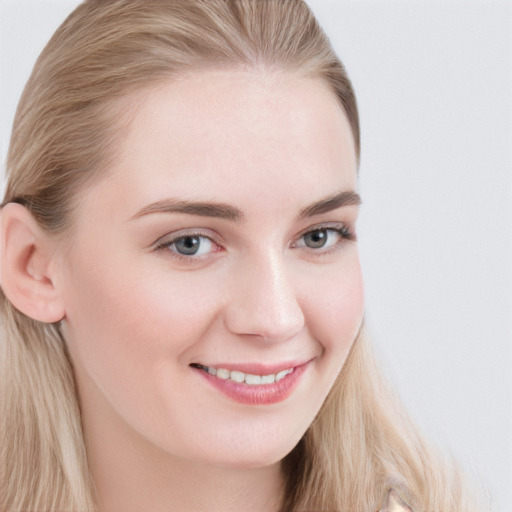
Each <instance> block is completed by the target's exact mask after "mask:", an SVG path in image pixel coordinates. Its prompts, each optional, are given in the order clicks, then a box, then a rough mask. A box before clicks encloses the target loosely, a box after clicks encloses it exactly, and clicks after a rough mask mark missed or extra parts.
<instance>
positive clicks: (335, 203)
mask: <svg viewBox="0 0 512 512" xmlns="http://www.w3.org/2000/svg"><path fill="white" fill-rule="evenodd" d="M360 204H361V197H360V196H359V194H357V193H356V192H352V191H346V192H340V193H339V194H335V195H334V196H330V197H327V198H325V199H321V200H320V201H317V202H316V203H313V204H311V205H309V206H306V208H304V209H303V210H301V212H300V214H299V219H305V218H307V217H313V216H314V215H320V214H322V213H327V212H330V211H332V210H336V209H338V208H341V207H343V206H359V205H360Z"/></svg>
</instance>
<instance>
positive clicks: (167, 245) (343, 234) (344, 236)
mask: <svg viewBox="0 0 512 512" xmlns="http://www.w3.org/2000/svg"><path fill="white" fill-rule="evenodd" d="M322 231H326V232H333V233H335V234H336V235H338V236H339V237H340V240H339V241H337V242H336V243H335V244H334V245H333V246H332V247H329V248H328V249H324V250H323V247H319V248H312V247H308V246H305V245H298V241H300V240H303V239H304V237H306V236H307V235H311V234H313V233H315V232H322ZM168 236H169V235H166V236H164V237H162V238H161V239H160V240H158V241H157V242H156V243H155V244H154V248H155V250H158V251H161V250H167V251H169V252H170V253H171V254H172V257H173V258H176V259H178V260H182V261H185V262H188V263H192V262H194V261H198V260H200V259H202V258H203V255H199V256H196V255H195V254H191V255H185V254H182V253H179V252H178V251H176V250H172V249H171V247H172V246H174V245H175V244H176V243H177V242H178V241H179V240H183V239H187V238H189V239H193V238H201V239H207V240H209V241H210V242H211V243H212V244H213V245H214V246H216V249H215V250H214V251H213V252H214V253H215V252H219V251H220V250H222V246H221V245H219V244H217V242H216V241H215V240H214V239H213V238H212V237H211V235H208V234H205V233H204V232H200V231H191V232H183V233H177V234H176V235H175V236H173V237H172V238H171V239H169V238H168ZM355 240H357V238H356V235H355V233H354V232H353V231H352V229H351V228H350V227H348V226H347V225H346V224H343V223H339V222H338V223H333V224H325V225H323V224H322V225H319V226H314V227H313V228H310V229H308V230H307V231H304V232H303V233H302V234H301V235H300V236H299V237H298V239H297V242H294V243H293V244H292V247H293V248H304V249H310V251H311V252H312V253H313V254H315V256H318V257H322V256H324V255H327V254H330V253H331V252H334V251H335V250H336V249H338V248H339V246H340V245H341V244H343V242H347V241H355ZM205 256H207V255H205Z"/></svg>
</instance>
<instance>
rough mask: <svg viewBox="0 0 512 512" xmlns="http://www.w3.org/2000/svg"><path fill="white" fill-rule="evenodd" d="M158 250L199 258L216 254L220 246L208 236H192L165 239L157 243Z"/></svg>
mask: <svg viewBox="0 0 512 512" xmlns="http://www.w3.org/2000/svg"><path fill="white" fill-rule="evenodd" d="M156 248H157V249H168V250H170V251H172V252H173V253H175V254H176V255H177V256H184V257H187V256H188V257H199V256H205V255H207V254H210V253H212V252H215V251H216V250H217V248H218V246H217V245H216V244H215V243H214V242H213V241H212V240H211V239H210V238H208V237H207V236H204V235H198V234H190V235H182V236H178V237H175V238H172V239H169V238H165V239H163V240H162V241H160V242H158V243H157V246H156Z"/></svg>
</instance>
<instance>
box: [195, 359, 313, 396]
mask: <svg viewBox="0 0 512 512" xmlns="http://www.w3.org/2000/svg"><path fill="white" fill-rule="evenodd" d="M310 362H311V361H308V362H306V363H301V364H298V365H294V364H293V363H292V364H289V365H288V366H284V365H283V364H279V365H273V366H272V365H271V366H267V365H257V364H256V365H254V364H249V365H236V366H234V365H220V366H216V367H215V368H225V369H226V370H230V371H232V370H238V371H241V372H243V373H250V374H253V375H270V374H272V373H278V372H280V371H282V370H286V369H288V368H293V372H292V373H290V374H288V375H287V376H286V377H284V378H283V379H281V380H280V381H279V382H274V383H273V384H262V385H256V386H249V385H247V384H244V383H238V382H234V381H232V380H230V379H227V380H222V379H219V378H218V377H215V376H213V375H210V374H209V373H207V372H205V371H204V370H202V369H199V368H192V369H193V370H195V371H196V372H199V374H200V375H201V376H202V377H203V378H204V379H206V380H207V381H208V383H210V384H211V385H212V386H214V387H215V388H216V389H218V390H219V391H220V392H221V393H223V394H224V395H226V396H227V397H229V398H231V399H232V400H234V401H235V402H239V403H241V404H246V405H270V404H275V403H278V402H282V401H283V400H286V398H288V397H289V396H290V395H291V394H292V392H293V391H294V389H295V388H296V387H297V386H298V384H299V382H300V379H301V377H302V375H303V374H304V372H305V371H306V369H307V367H308V366H309V363H310Z"/></svg>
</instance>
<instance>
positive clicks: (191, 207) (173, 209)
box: [130, 191, 361, 222]
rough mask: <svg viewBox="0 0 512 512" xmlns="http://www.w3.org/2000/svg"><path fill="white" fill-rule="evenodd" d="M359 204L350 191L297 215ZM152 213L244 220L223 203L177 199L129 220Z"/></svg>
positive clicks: (237, 209) (232, 207) (159, 203)
mask: <svg viewBox="0 0 512 512" xmlns="http://www.w3.org/2000/svg"><path fill="white" fill-rule="evenodd" d="M360 204H361V198H360V197H359V194H357V193H356V192H352V191H346V192H340V193H339V194H335V195H334V196H329V197H327V198H325V199H321V200H320V201H317V202H315V203H313V204H311V205H309V206H307V207H306V208H304V209H302V210H301V211H300V213H299V219H304V218H307V217H313V216H314V215H320V214H322V213H327V212H330V211H332V210H336V209H337V208H341V207H343V206H358V205H360ZM152 213H186V214H189V215H199V216H202V217H216V218H219V219H226V220H231V221H234V222H241V221H242V220H243V219H244V214H243V212H242V210H240V209H239V208H236V207H235V206H231V205H229V204H225V203H215V202H195V201H182V200H178V199H172V198H169V199H163V200H161V201H156V202H155V203H151V204H149V205H147V206H145V207H144V208H142V209H141V210H139V211H138V212H137V213H136V214H135V215H134V216H133V217H131V218H130V220H135V219H138V218H140V217H143V216H145V215H149V214H152Z"/></svg>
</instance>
